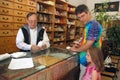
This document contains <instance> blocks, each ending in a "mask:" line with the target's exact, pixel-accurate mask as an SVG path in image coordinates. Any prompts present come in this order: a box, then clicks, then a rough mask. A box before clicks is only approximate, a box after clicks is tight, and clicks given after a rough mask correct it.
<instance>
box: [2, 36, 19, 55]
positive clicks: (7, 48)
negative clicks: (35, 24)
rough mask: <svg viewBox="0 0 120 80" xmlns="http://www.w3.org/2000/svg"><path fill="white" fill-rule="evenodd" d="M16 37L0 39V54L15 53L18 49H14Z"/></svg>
mask: <svg viewBox="0 0 120 80" xmlns="http://www.w3.org/2000/svg"><path fill="white" fill-rule="evenodd" d="M15 42H16V37H15V36H13V37H0V45H1V46H2V47H0V54H3V53H7V52H9V53H10V52H16V51H19V49H18V48H17V47H16V43H15Z"/></svg>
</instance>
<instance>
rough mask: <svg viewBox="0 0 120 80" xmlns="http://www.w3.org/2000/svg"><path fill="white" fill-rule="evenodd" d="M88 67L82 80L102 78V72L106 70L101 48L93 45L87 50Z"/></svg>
mask: <svg viewBox="0 0 120 80" xmlns="http://www.w3.org/2000/svg"><path fill="white" fill-rule="evenodd" d="M86 58H87V62H88V64H87V68H86V72H85V74H84V75H83V77H82V80H101V75H100V72H101V71H103V70H104V66H103V55H102V51H101V49H99V48H97V47H91V48H89V49H88V50H87V55H86Z"/></svg>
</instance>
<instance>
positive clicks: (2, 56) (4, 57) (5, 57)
mask: <svg viewBox="0 0 120 80" xmlns="http://www.w3.org/2000/svg"><path fill="white" fill-rule="evenodd" d="M7 58H10V54H8V53H5V54H1V55H0V61H2V60H4V59H7Z"/></svg>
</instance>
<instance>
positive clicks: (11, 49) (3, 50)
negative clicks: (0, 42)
mask: <svg viewBox="0 0 120 80" xmlns="http://www.w3.org/2000/svg"><path fill="white" fill-rule="evenodd" d="M18 51H19V49H18V48H17V47H16V45H15V44H14V45H7V44H6V45H5V46H2V47H0V54H5V53H13V52H18Z"/></svg>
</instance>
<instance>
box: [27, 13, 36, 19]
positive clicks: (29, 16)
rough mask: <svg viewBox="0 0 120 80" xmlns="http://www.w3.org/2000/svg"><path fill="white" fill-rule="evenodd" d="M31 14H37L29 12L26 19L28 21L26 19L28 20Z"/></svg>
mask: <svg viewBox="0 0 120 80" xmlns="http://www.w3.org/2000/svg"><path fill="white" fill-rule="evenodd" d="M33 14H35V15H37V13H35V12H29V13H28V14H27V16H26V18H27V19H28V18H29V17H30V16H32V15H33Z"/></svg>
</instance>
